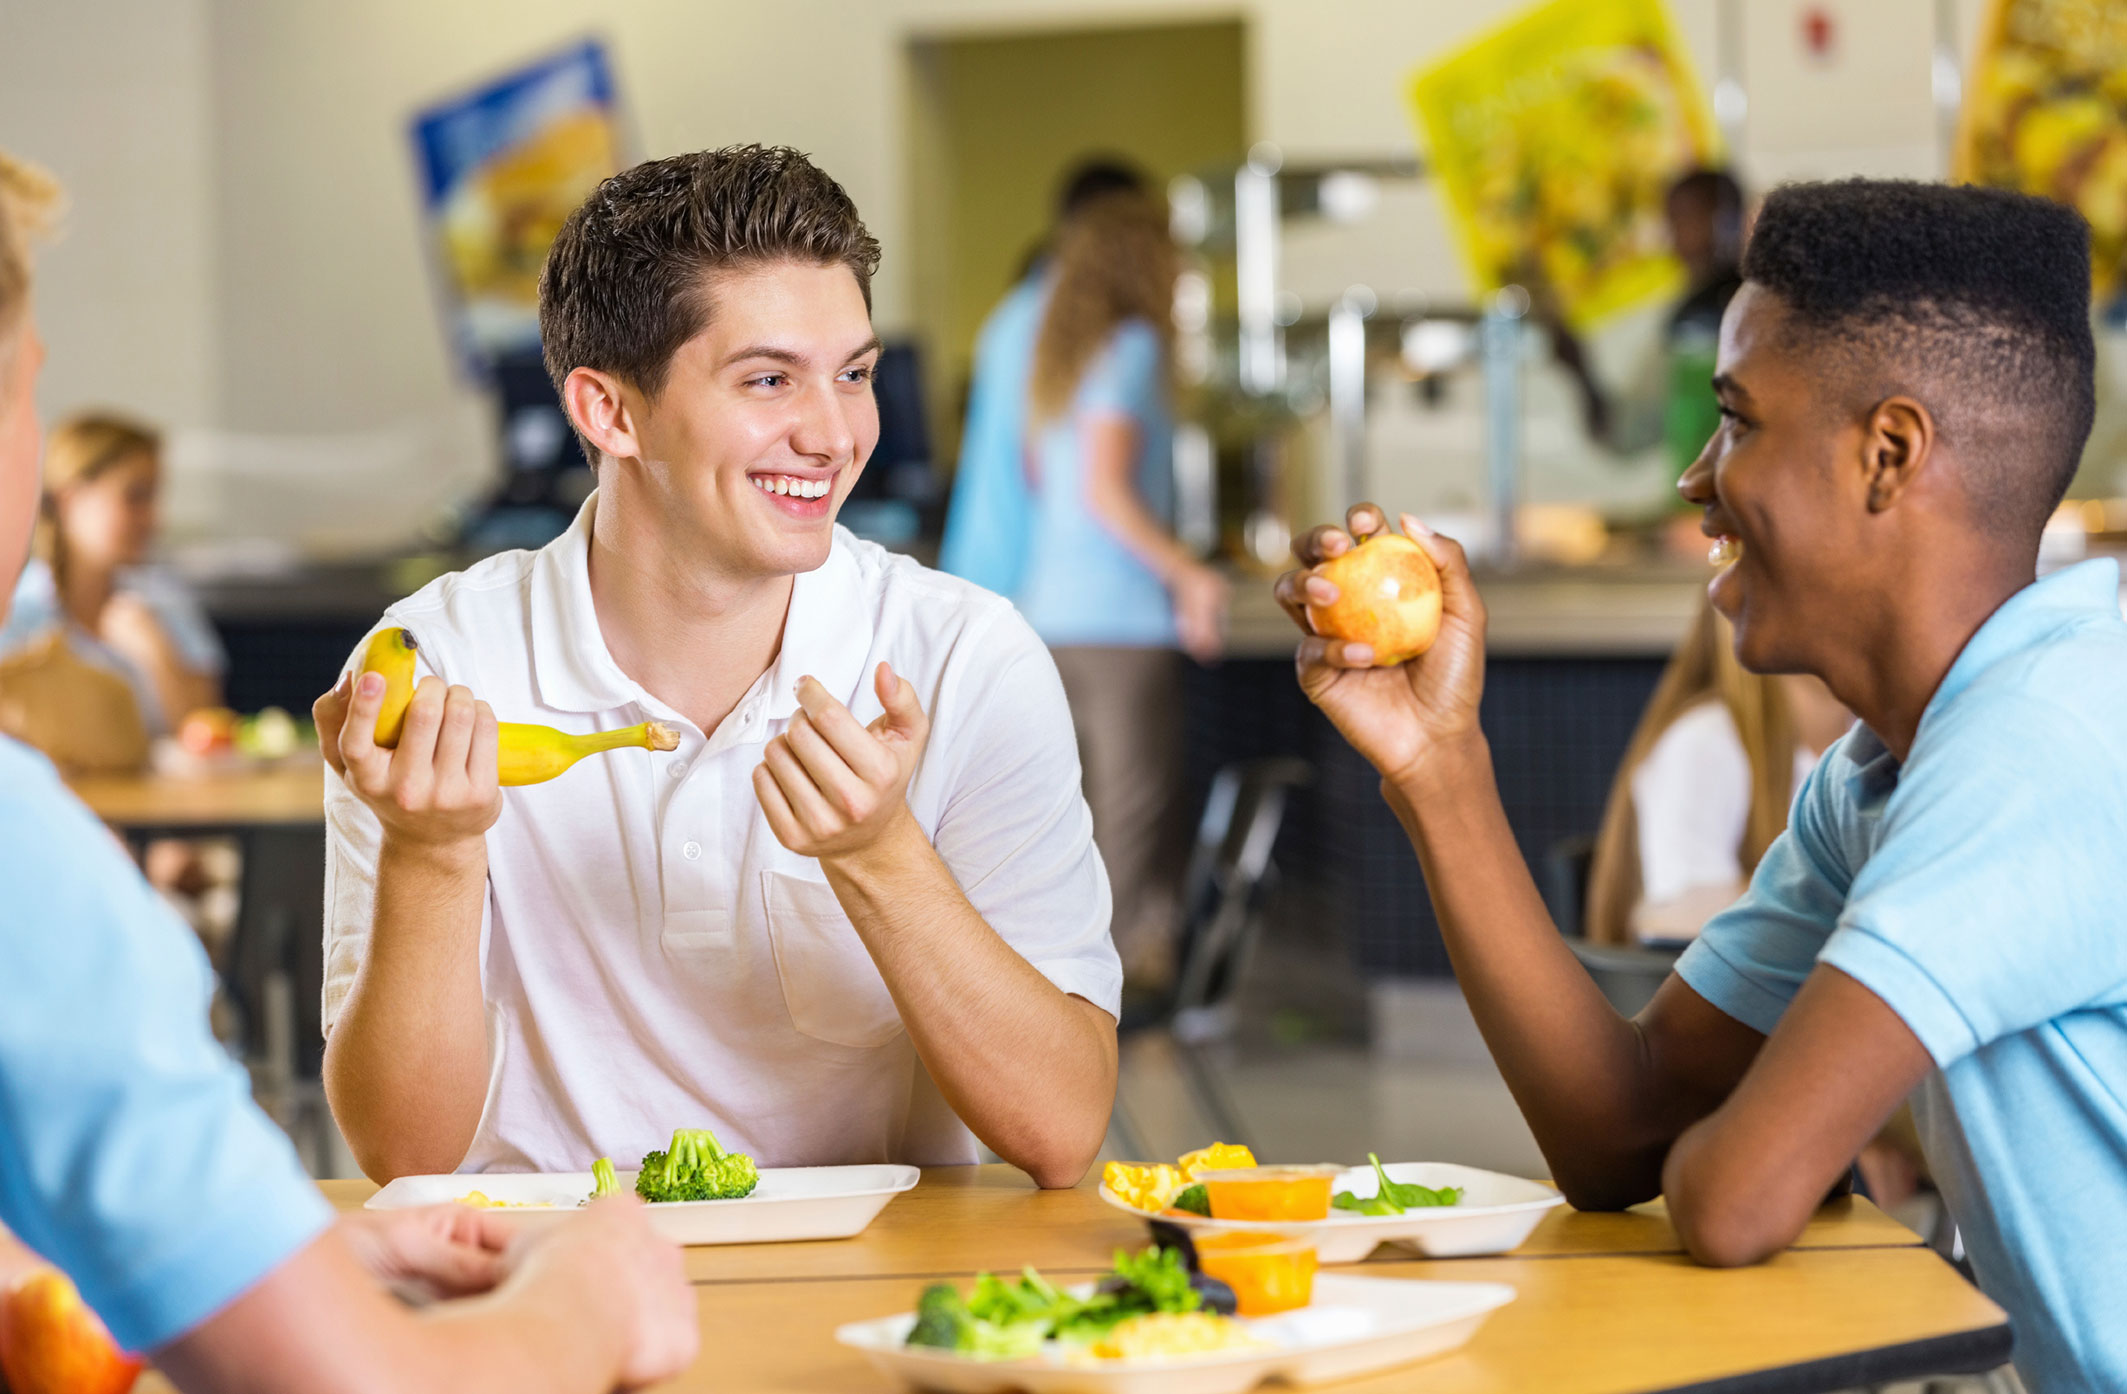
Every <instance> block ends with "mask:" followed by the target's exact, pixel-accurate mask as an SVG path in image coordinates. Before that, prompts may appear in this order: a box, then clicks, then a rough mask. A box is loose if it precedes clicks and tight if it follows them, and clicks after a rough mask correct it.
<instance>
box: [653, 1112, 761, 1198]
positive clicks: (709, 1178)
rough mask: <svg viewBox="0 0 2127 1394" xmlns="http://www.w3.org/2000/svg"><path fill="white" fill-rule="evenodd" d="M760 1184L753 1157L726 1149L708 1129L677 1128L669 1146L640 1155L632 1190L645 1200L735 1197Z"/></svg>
mask: <svg viewBox="0 0 2127 1394" xmlns="http://www.w3.org/2000/svg"><path fill="white" fill-rule="evenodd" d="M760 1184H761V1173H760V1170H759V1168H757V1167H756V1166H754V1163H753V1158H751V1157H749V1156H746V1155H745V1154H744V1153H740V1152H726V1151H725V1150H724V1149H723V1146H722V1145H721V1144H720V1143H718V1142H717V1140H716V1134H714V1133H712V1132H710V1131H709V1130H708V1129H707V1128H680V1129H678V1130H676V1131H675V1132H674V1133H673V1134H672V1145H671V1147H670V1148H668V1149H666V1150H665V1151H662V1152H652V1153H651V1154H650V1155H649V1156H647V1157H644V1158H643V1169H642V1174H641V1175H640V1176H638V1177H636V1178H635V1193H636V1194H637V1195H639V1196H641V1197H642V1198H643V1199H644V1200H647V1201H688V1200H738V1199H740V1198H741V1197H744V1196H749V1195H751V1194H753V1188H754V1187H756V1186H758V1185H760Z"/></svg>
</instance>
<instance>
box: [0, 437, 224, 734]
mask: <svg viewBox="0 0 2127 1394" xmlns="http://www.w3.org/2000/svg"><path fill="white" fill-rule="evenodd" d="M161 494H162V438H161V437H160V436H159V435H158V434H157V433H156V432H155V431H154V430H153V429H152V428H150V427H148V426H145V425H142V424H140V423H138V422H135V421H131V420H128V419H127V418H125V417H122V416H118V415H114V414H110V413H103V412H90V413H84V414H81V415H78V416H73V417H69V418H68V419H66V420H64V421H62V422H60V423H59V424H58V425H57V426H55V427H53V429H52V433H51V438H50V443H49V444H48V445H47V447H46V449H45V459H44V494H43V500H42V504H41V507H40V511H39V514H38V523H37V535H36V542H35V549H36V550H35V553H34V555H33V556H32V558H31V560H30V563H29V565H28V566H26V567H25V568H23V572H22V577H21V579H20V580H19V581H18V582H17V583H16V585H15V597H14V608H13V609H12V611H11V612H10V613H9V616H8V619H7V623H6V626H5V627H4V628H0V658H4V657H6V656H7V655H10V654H15V653H19V652H21V651H23V650H25V649H27V648H29V647H30V646H32V645H34V644H37V643H39V642H40V641H46V640H49V639H50V638H51V636H53V635H55V634H56V635H63V636H64V639H65V642H66V644H67V646H68V648H69V649H71V650H72V651H73V654H74V656H76V657H78V658H80V659H81V660H83V661H84V662H86V663H88V664H91V665H93V666H95V667H99V668H102V669H105V670H107V671H108V672H110V673H112V674H113V675H115V676H117V677H119V678H122V679H124V680H125V682H126V684H127V685H128V687H129V688H130V689H131V691H132V695H133V699H134V702H135V704H136V709H137V711H138V713H139V719H140V725H141V727H142V728H143V729H144V730H145V731H146V733H147V734H148V735H149V736H151V737H152V736H160V735H167V734H169V733H170V732H171V731H173V730H174V729H176V726H177V724H178V723H179V722H180V721H182V720H184V718H185V715H186V713H188V712H193V711H197V710H199V709H200V708H202V707H218V706H220V705H221V700H222V697H221V690H222V670H223V668H224V667H225V666H226V662H227V660H226V658H225V656H224V654H223V652H222V646H221V641H220V639H218V638H217V637H216V636H215V632H214V626H213V625H212V624H211V623H210V622H209V621H208V619H207V616H206V612H205V611H204V610H203V609H202V608H201V607H200V605H199V603H198V601H197V600H195V599H194V598H193V596H192V594H191V592H190V591H188V590H187V589H186V588H185V587H184V585H183V584H182V583H181V582H180V581H179V580H178V579H177V578H176V576H175V575H173V574H172V573H171V572H169V571H168V570H166V569H164V568H161V567H157V566H153V565H150V564H149V559H150V556H151V554H152V552H153V549H154V544H155V533H156V527H157V523H158V505H159V502H160V499H161ZM33 743H34V742H33Z"/></svg>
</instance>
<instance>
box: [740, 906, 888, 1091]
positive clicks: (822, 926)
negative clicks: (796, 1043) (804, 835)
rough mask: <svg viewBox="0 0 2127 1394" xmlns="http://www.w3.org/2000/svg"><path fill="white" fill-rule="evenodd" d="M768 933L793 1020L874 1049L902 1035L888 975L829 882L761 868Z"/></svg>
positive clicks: (808, 1030)
mask: <svg viewBox="0 0 2127 1394" xmlns="http://www.w3.org/2000/svg"><path fill="white" fill-rule="evenodd" d="M761 883H762V891H763V893H764V895H765V896H766V899H767V902H768V937H769V942H770V943H771V944H773V946H774V948H775V971H776V977H777V978H778V979H779V980H780V981H781V982H782V985H783V1005H784V1007H785V1008H786V1009H787V1010H788V1011H789V1012H790V1020H791V1024H792V1025H794V1026H796V1027H797V1028H798V1030H799V1031H801V1032H803V1033H804V1034H805V1035H808V1036H811V1037H813V1038H815V1039H817V1040H822V1041H826V1042H829V1043H830V1044H833V1045H840V1046H854V1047H857V1048H859V1049H869V1048H871V1047H875V1046H882V1045H885V1044H886V1043H887V1042H888V1041H891V1040H892V1039H893V1038H894V1037H895V1036H897V1035H899V1034H900V1033H901V1014H900V1012H899V1011H897V1010H896V1009H895V1007H894V999H893V996H892V994H890V993H889V992H887V990H886V980H885V979H884V978H882V977H880V976H879V969H878V966H877V965H876V964H874V963H873V962H872V957H871V951H870V950H869V949H867V948H865V947H864V941H863V940H861V939H859V938H858V937H857V931H856V927H855V926H853V925H851V924H850V922H849V916H848V915H847V914H845V913H844V912H843V910H842V903H841V902H840V901H838V900H836V899H835V893H834V890H833V888H832V887H830V886H829V885H828V884H827V883H826V882H824V881H808V880H806V879H805V878H804V877H801V876H786V875H783V874H782V873H780V872H774V871H764V872H762V873H761Z"/></svg>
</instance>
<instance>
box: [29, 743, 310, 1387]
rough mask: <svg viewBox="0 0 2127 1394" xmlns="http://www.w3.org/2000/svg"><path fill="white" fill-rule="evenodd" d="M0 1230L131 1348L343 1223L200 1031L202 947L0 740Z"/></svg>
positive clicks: (46, 779)
mask: <svg viewBox="0 0 2127 1394" xmlns="http://www.w3.org/2000/svg"><path fill="white" fill-rule="evenodd" d="M0 887H5V892H4V894H0V1223H4V1224H5V1225H6V1226H7V1228H9V1229H11V1230H13V1231H14V1232H15V1233H16V1234H17V1235H18V1236H19V1237H20V1238H21V1239H22V1241H23V1242H24V1243H26V1244H28V1245H29V1246H30V1247H31V1248H32V1249H35V1250H36V1251H37V1252H38V1253H40V1254H42V1255H44V1256H45V1257H46V1258H47V1259H50V1260H51V1261H52V1262H53V1263H56V1264H57V1265H58V1266H59V1267H60V1268H62V1269H64V1270H66V1272H67V1274H68V1275H69V1276H70V1277H72V1278H73V1280H74V1282H75V1284H76V1285H77V1286H79V1287H80V1289H81V1293H82V1296H83V1297H84V1298H86V1299H87V1300H88V1303H89V1305H90V1306H91V1307H93V1308H95V1309H96V1311H97V1313H98V1314H99V1315H101V1316H102V1317H103V1319H104V1322H105V1323H106V1324H107V1325H109V1327H110V1328H111V1333H112V1335H113V1336H115V1337H116V1338H117V1340H118V1343H119V1344H120V1345H121V1346H124V1347H125V1348H126V1349H128V1350H135V1351H145V1350H153V1349H155V1348H156V1347H159V1346H162V1345H165V1344H167V1343H169V1342H170V1341H172V1340H174V1339H176V1338H177V1337H179V1336H181V1335H183V1334H184V1333H186V1332H187V1331H190V1330H192V1329H193V1328H194V1327H196V1326H198V1325H199V1324H200V1323H201V1322H203V1321H205V1320H206V1319H207V1318H208V1317H210V1316H212V1315H213V1314H214V1313H215V1312H217V1311H219V1310H220V1309H221V1308H222V1307H223V1306H225V1305H227V1304H228V1303H229V1301H230V1300H231V1299H233V1298H235V1297H237V1296H239V1295H240V1294H242V1293H243V1292H244V1291H245V1290H246V1289H248V1288H250V1287H251V1286H252V1285H253V1284H254V1283H256V1282H257V1281H258V1280H259V1279H261V1278H263V1277H264V1276H265V1275H266V1274H267V1273H269V1272H271V1271H272V1270H273V1269H274V1268H276V1267H278V1266H279V1265H280V1264H281V1263H282V1262H283V1261H284V1260H285V1259H287V1258H288V1257H290V1256H291V1255H292V1254H294V1253H295V1251H296V1250H298V1249H300V1248H301V1247H303V1245H305V1244H307V1243H309V1242H310V1240H311V1239H312V1237H314V1236H315V1235H316V1234H317V1233H318V1232H319V1231H320V1230H322V1229H324V1227H325V1226H326V1225H327V1224H329V1223H330V1222H331V1219H332V1211H331V1207H329V1206H328V1205H327V1204H326V1203H325V1200H324V1198H323V1197H322V1196H321V1195H319V1193H318V1189H317V1187H316V1186H315V1185H313V1184H312V1183H311V1182H310V1181H309V1180H308V1179H307V1178H306V1177H305V1176H304V1174H303V1168H302V1166H301V1164H300V1163H299V1162H298V1161H297V1160H296V1155H295V1150H294V1148H292V1147H291V1146H289V1143H288V1139H287V1137H286V1136H285V1135H283V1134H282V1132H281V1131H280V1129H278V1128H276V1127H275V1126H274V1125H273V1123H272V1122H271V1120H269V1119H268V1118H267V1117H266V1116H265V1115H264V1114H262V1113H260V1112H259V1110H258V1108H257V1107H256V1106H255V1105H254V1104H253V1103H252V1102H251V1088H250V1083H249V1081H248V1080H247V1079H246V1077H245V1074H244V1071H243V1070H242V1069H241V1068H240V1067H239V1066H237V1065H236V1064H235V1062H233V1061H232V1060H230V1059H229V1057H228V1055H227V1054H226V1053H225V1052H224V1051H223V1050H222V1048H221V1047H220V1046H219V1045H217V1044H216V1043H215V1041H214V1038H213V1036H212V1034H210V1032H209V1031H208V1029H207V1000H208V996H209V994H210V992H211V991H212V987H213V978H212V975H211V973H210V971H209V969H208V966H207V959H206V955H205V954H204V953H202V952H201V950H200V946H199V940H198V939H197V938H196V937H194V935H193V933H192V931H191V930H190V929H189V928H188V927H187V926H186V925H185V923H184V922H183V921H182V920H180V919H178V918H177V916H176V915H175V914H173V913H171V911H170V910H169V909H168V907H166V906H165V905H164V904H163V903H162V901H161V900H160V899H158V898H157V897H156V895H155V893H154V892H153V891H152V890H150V889H149V888H148V885H147V883H146V882H145V881H143V880H142V879H141V877H140V873H139V872H138V871H136V870H135V869H134V867H133V863H132V862H131V861H130V860H128V859H127V857H126V855H125V852H124V851H123V849H121V848H120V847H119V845H118V843H117V841H116V840H115V839H114V838H113V837H112V836H111V834H110V833H109V832H108V831H107V830H105V828H104V827H103V825H102V824H100V823H98V822H97V821H96V819H95V818H94V816H92V815H91V814H90V813H89V811H88V810H87V809H86V808H84V807H82V805H81V803H80V801H79V800H77V799H75V798H74V796H73V795H72V794H70V793H69V792H67V790H66V787H65V786H64V785H62V784H61V783H60V782H59V777H58V775H57V774H56V773H55V772H54V771H53V769H52V767H51V765H50V764H49V763H48V762H47V761H46V760H45V759H44V757H43V756H41V755H38V754H35V753H33V752H32V751H30V750H29V749H27V748H26V747H24V746H22V745H20V744H18V743H16V742H14V741H11V740H6V739H4V738H0Z"/></svg>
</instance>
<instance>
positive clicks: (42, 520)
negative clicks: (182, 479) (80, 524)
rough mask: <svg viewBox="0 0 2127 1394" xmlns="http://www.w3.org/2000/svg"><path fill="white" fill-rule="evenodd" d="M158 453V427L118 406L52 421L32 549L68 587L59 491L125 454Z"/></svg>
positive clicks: (91, 478) (103, 471)
mask: <svg viewBox="0 0 2127 1394" xmlns="http://www.w3.org/2000/svg"><path fill="white" fill-rule="evenodd" d="M142 455H145V456H147V457H148V458H149V459H150V460H154V461H158V462H159V461H160V459H161V457H162V433H161V432H159V431H157V430H156V429H155V428H154V427H152V426H149V425H146V424H144V423H142V422H139V421H134V420H132V419H131V418H129V417H125V416H121V415H119V414H118V413H116V412H108V411H85V412H81V413H79V414H77V415H74V416H70V417H68V418H66V420H64V421H61V422H60V423H59V424H58V425H56V426H54V427H52V432H51V435H50V437H49V438H48V439H47V441H46V443H45V447H44V495H43V498H42V499H41V500H40V504H39V507H38V510H37V533H36V537H35V539H34V541H33V542H32V544H31V546H32V550H33V551H34V552H35V554H36V555H37V556H38V557H40V558H42V559H43V561H44V562H45V564H46V565H48V566H50V567H51V568H52V578H53V579H54V580H55V581H57V582H58V583H59V586H60V589H61V590H62V591H64V590H65V588H66V539H65V537H64V536H62V535H61V533H60V530H59V495H60V493H61V492H62V491H64V490H66V489H69V488H72V487H73V486H75V485H77V484H89V483H93V482H95V481H96V480H97V479H98V478H100V477H102V476H103V475H105V474H108V473H110V472H111V471H112V470H114V469H116V468H118V466H120V465H122V464H124V463H125V462H126V461H128V460H132V459H137V458H138V457H140V456H142Z"/></svg>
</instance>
